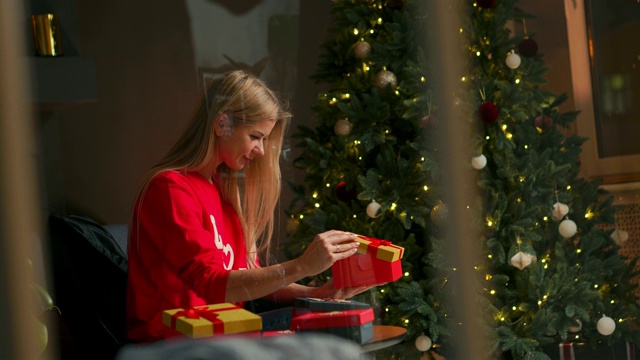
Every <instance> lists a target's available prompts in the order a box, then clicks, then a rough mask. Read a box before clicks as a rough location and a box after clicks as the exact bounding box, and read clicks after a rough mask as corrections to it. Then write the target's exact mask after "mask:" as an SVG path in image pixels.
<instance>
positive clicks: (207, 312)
mask: <svg viewBox="0 0 640 360" xmlns="http://www.w3.org/2000/svg"><path fill="white" fill-rule="evenodd" d="M162 323H163V324H165V325H166V326H168V327H170V328H172V329H174V330H176V331H178V332H180V333H182V334H184V335H186V336H188V337H192V338H202V337H210V336H216V335H228V334H239V333H251V334H259V333H260V330H262V318H261V317H260V316H258V315H256V314H254V313H252V312H250V311H248V310H245V309H243V308H241V307H239V306H237V305H234V304H231V303H222V304H214V305H205V306H196V307H193V308H188V309H173V310H166V311H164V312H163V313H162Z"/></svg>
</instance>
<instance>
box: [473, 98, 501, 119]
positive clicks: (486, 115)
mask: <svg viewBox="0 0 640 360" xmlns="http://www.w3.org/2000/svg"><path fill="white" fill-rule="evenodd" d="M478 117H479V118H480V120H482V122H484V123H485V124H491V123H493V122H495V121H496V120H497V119H498V107H497V106H496V104H494V103H492V102H490V101H485V102H483V103H482V104H480V107H479V108H478Z"/></svg>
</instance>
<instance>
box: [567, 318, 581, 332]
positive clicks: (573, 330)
mask: <svg viewBox="0 0 640 360" xmlns="http://www.w3.org/2000/svg"><path fill="white" fill-rule="evenodd" d="M576 322H577V323H578V324H577V325H574V326H569V331H570V332H572V333H577V332H578V331H580V330H582V321H580V319H576Z"/></svg>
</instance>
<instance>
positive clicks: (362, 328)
mask: <svg viewBox="0 0 640 360" xmlns="http://www.w3.org/2000/svg"><path fill="white" fill-rule="evenodd" d="M373 320H374V314H373V309H372V308H371V306H370V305H369V304H365V303H362V302H358V301H354V300H341V299H318V298H296V299H294V302H293V317H292V319H291V330H292V331H296V332H322V333H328V334H333V335H336V336H340V337H342V338H346V339H349V340H353V341H355V342H357V343H359V344H364V343H365V342H367V341H369V340H371V339H372V338H373Z"/></svg>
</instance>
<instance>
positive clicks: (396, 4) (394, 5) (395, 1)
mask: <svg viewBox="0 0 640 360" xmlns="http://www.w3.org/2000/svg"><path fill="white" fill-rule="evenodd" d="M404 3H405V0H387V1H386V2H385V6H386V7H387V9H390V10H402V8H403V7H404Z"/></svg>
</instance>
